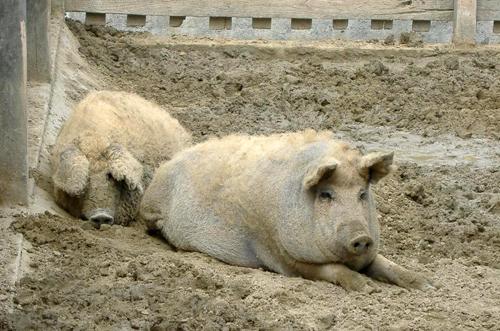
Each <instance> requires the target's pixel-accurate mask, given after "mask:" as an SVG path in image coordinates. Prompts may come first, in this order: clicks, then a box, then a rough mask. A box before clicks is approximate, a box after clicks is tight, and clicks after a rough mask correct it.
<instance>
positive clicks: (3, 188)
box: [0, 0, 28, 206]
mask: <svg viewBox="0 0 500 331" xmlns="http://www.w3.org/2000/svg"><path fill="white" fill-rule="evenodd" d="M25 18H26V4H25V2H24V1H19V0H1V1H0V22H2V28H1V29H0V63H1V65H0V205H12V206H14V205H16V204H27V203H28V160H27V157H28V156H27V155H28V131H27V116H26V26H25V21H26V19H25Z"/></svg>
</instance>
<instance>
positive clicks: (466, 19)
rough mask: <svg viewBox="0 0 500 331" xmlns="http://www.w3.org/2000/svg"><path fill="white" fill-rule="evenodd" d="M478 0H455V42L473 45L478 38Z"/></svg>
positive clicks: (456, 43)
mask: <svg viewBox="0 0 500 331" xmlns="http://www.w3.org/2000/svg"><path fill="white" fill-rule="evenodd" d="M476 13H477V2H476V0H455V14H454V20H453V43H454V44H455V45H473V44H475V39H476V17H477V14H476Z"/></svg>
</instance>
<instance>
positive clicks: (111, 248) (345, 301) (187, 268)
mask: <svg viewBox="0 0 500 331" xmlns="http://www.w3.org/2000/svg"><path fill="white" fill-rule="evenodd" d="M395 226H396V227H398V225H397V223H396V224H395ZM13 227H14V228H15V229H16V230H17V231H20V232H21V233H22V234H23V235H24V236H25V238H26V239H27V240H28V241H29V242H30V243H31V244H32V245H33V247H32V248H30V249H29V250H28V253H29V256H30V261H29V266H30V268H31V269H32V272H30V273H29V274H27V275H25V276H24V277H23V278H22V279H21V281H20V283H19V286H18V287H19V290H18V293H17V296H16V297H15V299H14V302H15V304H16V310H15V312H14V314H13V315H11V320H10V321H9V322H10V325H11V326H12V327H13V328H15V329H19V330H22V329H45V328H49V329H80V330H83V329H93V328H96V329H100V330H102V329H112V330H116V329H141V330H143V329H152V330H173V329H182V330H197V329H217V330H219V329H226V330H240V329H242V328H246V329H328V328H336V329H370V328H373V327H375V328H391V329H394V330H400V329H407V328H419V329H436V328H451V327H459V328H466V327H473V328H493V327H495V326H496V324H495V323H496V322H495V321H494V320H493V319H492V316H495V315H497V314H498V313H499V312H500V309H499V307H498V299H499V298H500V297H499V295H500V292H499V288H500V287H499V286H498V285H500V284H499V277H498V275H499V272H498V270H497V271H493V270H492V269H489V268H486V267H477V266H465V265H463V264H461V263H457V262H455V261H452V260H451V259H441V260H439V262H437V260H433V261H432V262H430V263H428V264H427V266H426V269H427V270H428V272H429V271H432V274H433V278H434V279H435V280H436V281H438V282H439V283H442V287H441V288H440V289H438V290H436V291H432V292H426V293H424V292H419V291H406V290H403V289H401V288H398V287H395V286H391V285H386V284H380V286H381V291H380V292H378V293H372V294H370V295H367V294H361V293H347V292H346V291H344V290H343V289H341V288H340V287H338V286H335V285H332V284H328V283H325V282H311V281H307V280H303V279H300V278H288V277H283V276H280V275H277V274H274V273H269V272H265V271H259V270H253V269H246V268H239V267H232V266H228V265H225V264H223V263H220V262H218V261H215V260H213V259H211V258H208V257H206V256H203V255H201V254H198V253H186V252H182V253H180V252H174V251H171V250H169V249H168V245H167V244H166V243H164V242H163V241H161V240H159V239H157V238H153V237H150V236H148V235H147V234H145V233H144V232H143V231H142V230H141V229H140V228H133V227H130V228H124V227H120V226H113V227H104V228H103V229H101V230H95V229H93V228H92V226H90V225H89V224H88V223H87V222H83V221H76V220H71V219H65V218H62V217H59V216H55V215H50V214H48V213H47V214H45V215H39V216H32V217H26V218H21V219H20V220H19V221H18V222H16V223H15V224H14V225H13ZM395 232H396V231H391V232H390V233H389V234H393V233H395ZM396 233H397V232H396ZM402 244H403V245H402V246H403V247H399V248H397V253H396V252H394V253H393V254H392V255H395V256H396V255H398V256H396V259H397V260H399V261H401V262H402V263H403V264H406V265H409V266H410V267H412V268H414V269H421V267H418V266H417V264H416V263H415V262H414V261H412V260H410V258H409V256H411V255H412V254H411V253H412V251H414V250H416V251H420V250H423V248H419V247H418V246H417V247H412V248H411V249H408V247H407V246H406V245H405V244H404V243H402ZM405 246H406V247H405ZM405 255H406V256H408V257H405ZM471 317H473V319H472V318H471Z"/></svg>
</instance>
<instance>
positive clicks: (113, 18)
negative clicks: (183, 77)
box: [66, 12, 500, 44]
mask: <svg viewBox="0 0 500 331" xmlns="http://www.w3.org/2000/svg"><path fill="white" fill-rule="evenodd" d="M66 16H67V17H68V18H71V19H74V20H77V21H80V22H85V13H76V12H70V13H66ZM169 22H170V18H169V17H168V16H147V17H146V21H145V25H144V26H139V27H137V26H134V27H132V26H127V15H123V14H108V15H106V21H105V23H106V24H107V25H109V26H112V27H115V28H117V29H119V30H123V31H134V32H151V33H152V34H155V35H163V36H173V35H184V36H194V37H212V38H213V37H216V38H217V37H219V38H228V39H242V40H252V39H268V40H301V39H305V40H328V39H341V40H360V41H363V40H365V41H366V40H372V39H379V40H382V39H385V38H386V37H387V36H389V35H391V34H392V35H394V37H395V38H396V39H398V38H399V35H400V34H401V33H403V32H410V31H412V30H413V21H412V20H394V21H393V22H392V28H391V29H383V30H373V29H372V28H371V20H369V19H350V20H349V23H348V26H347V28H345V29H340V30H337V29H334V27H333V21H332V20H330V19H313V20H312V26H311V29H310V30H293V29H292V28H291V23H290V19H286V18H275V19H272V24H271V29H254V28H253V27H252V19H251V18H238V17H236V18H232V27H231V29H230V30H210V28H209V18H208V17H186V18H185V19H184V21H183V22H182V25H181V26H179V27H171V26H170V23H169ZM417 33H418V34H420V35H421V36H422V39H423V41H424V42H426V43H436V44H437V43H450V42H451V40H452V37H453V22H452V21H431V22H430V29H429V31H420V32H417ZM475 35H476V41H477V42H478V43H480V44H500V34H499V33H494V32H493V21H479V22H477V28H476V34H475Z"/></svg>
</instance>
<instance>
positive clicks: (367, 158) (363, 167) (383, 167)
mask: <svg viewBox="0 0 500 331" xmlns="http://www.w3.org/2000/svg"><path fill="white" fill-rule="evenodd" d="M393 158H394V152H390V153H370V154H367V155H364V156H363V157H362V158H361V162H360V165H359V167H360V173H362V174H367V175H368V181H369V182H370V183H373V184H376V183H377V182H378V181H379V180H381V179H382V178H384V177H385V176H386V175H387V174H389V173H390V172H391V171H392V170H393V169H394V168H395V167H394V166H393V165H392V161H393Z"/></svg>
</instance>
